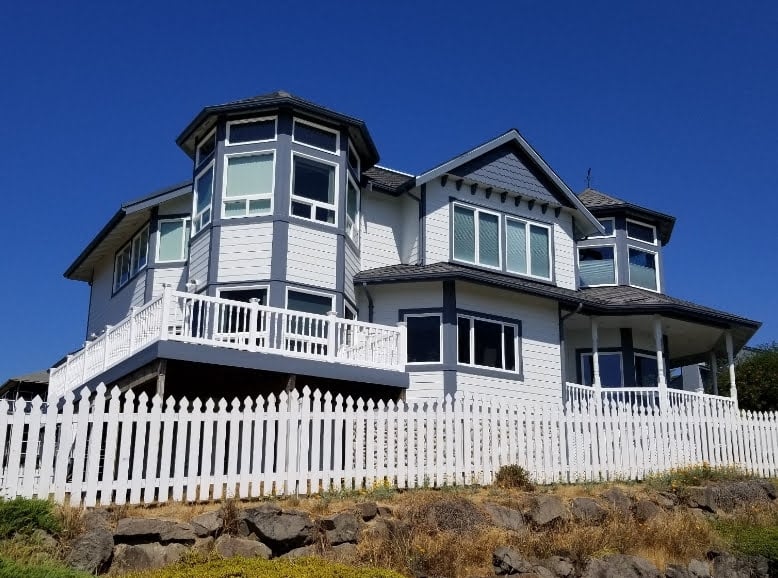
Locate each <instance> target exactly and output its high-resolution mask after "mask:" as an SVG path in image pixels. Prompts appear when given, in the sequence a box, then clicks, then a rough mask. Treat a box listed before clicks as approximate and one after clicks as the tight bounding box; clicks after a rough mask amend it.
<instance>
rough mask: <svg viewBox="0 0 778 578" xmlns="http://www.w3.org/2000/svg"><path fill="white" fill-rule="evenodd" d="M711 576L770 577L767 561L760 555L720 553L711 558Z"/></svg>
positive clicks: (737, 577)
mask: <svg viewBox="0 0 778 578" xmlns="http://www.w3.org/2000/svg"><path fill="white" fill-rule="evenodd" d="M711 566H712V571H711V573H710V575H711V576H712V578H724V577H725V576H726V578H770V576H771V574H770V568H769V563H768V561H767V559H766V558H762V557H761V556H758V557H755V558H749V559H742V558H735V557H734V556H731V555H729V554H721V555H719V556H716V557H715V558H713V562H712V564H711Z"/></svg>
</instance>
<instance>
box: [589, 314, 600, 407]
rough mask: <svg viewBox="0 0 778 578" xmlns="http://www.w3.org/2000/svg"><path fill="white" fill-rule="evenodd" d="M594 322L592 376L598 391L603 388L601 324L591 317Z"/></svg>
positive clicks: (592, 322)
mask: <svg viewBox="0 0 778 578" xmlns="http://www.w3.org/2000/svg"><path fill="white" fill-rule="evenodd" d="M590 321H591V324H592V371H593V373H594V377H593V378H592V385H593V386H594V389H595V391H597V392H598V398H599V390H600V389H602V383H601V382H600V353H599V350H598V348H599V332H598V330H599V324H598V322H597V318H596V317H591V318H590Z"/></svg>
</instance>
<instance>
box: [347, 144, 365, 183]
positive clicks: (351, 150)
mask: <svg viewBox="0 0 778 578" xmlns="http://www.w3.org/2000/svg"><path fill="white" fill-rule="evenodd" d="M352 153H353V154H354V158H355V159H357V167H356V169H354V167H352V166H351V164H350V163H349V162H348V159H349V155H351V154H352ZM346 166H347V167H349V168H351V169H352V170H356V172H357V178H359V177H360V176H361V175H362V160H361V159H360V158H359V155H358V154H357V149H356V147H355V146H354V144H353V143H352V142H351V140H349V142H348V153H347V154H346Z"/></svg>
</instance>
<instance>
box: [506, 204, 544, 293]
mask: <svg viewBox="0 0 778 578" xmlns="http://www.w3.org/2000/svg"><path fill="white" fill-rule="evenodd" d="M505 228H506V232H505V237H506V238H505V249H506V268H507V270H508V271H510V272H511V273H519V274H521V275H529V276H530V277H538V278H540V279H551V227H549V226H548V225H541V224H539V223H532V222H530V221H524V220H521V219H514V218H513V217H507V218H506V219H505Z"/></svg>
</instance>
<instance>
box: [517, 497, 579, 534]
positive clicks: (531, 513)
mask: <svg viewBox="0 0 778 578" xmlns="http://www.w3.org/2000/svg"><path fill="white" fill-rule="evenodd" d="M569 517H570V514H569V513H568V512H567V508H566V507H565V504H564V502H562V500H561V499H559V498H558V497H556V496H553V495H551V494H545V495H542V496H537V497H536V498H535V499H534V500H533V501H532V506H531V507H530V509H529V510H528V511H527V520H529V521H530V523H531V524H532V525H533V526H535V527H536V528H543V527H546V526H550V525H552V524H557V523H560V522H564V521H566V520H567V519H569Z"/></svg>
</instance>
